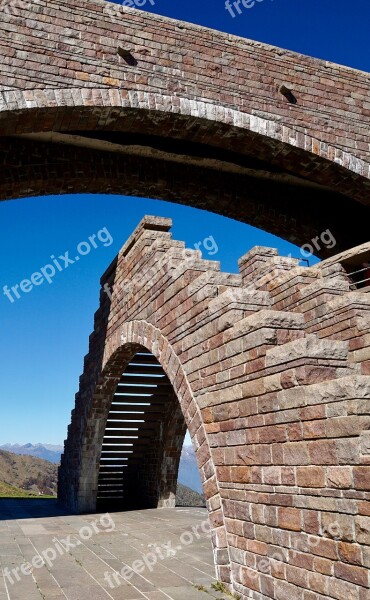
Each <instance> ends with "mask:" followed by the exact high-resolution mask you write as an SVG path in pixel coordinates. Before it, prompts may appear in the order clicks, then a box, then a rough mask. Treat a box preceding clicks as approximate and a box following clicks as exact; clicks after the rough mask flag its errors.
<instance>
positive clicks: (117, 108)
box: [0, 0, 370, 251]
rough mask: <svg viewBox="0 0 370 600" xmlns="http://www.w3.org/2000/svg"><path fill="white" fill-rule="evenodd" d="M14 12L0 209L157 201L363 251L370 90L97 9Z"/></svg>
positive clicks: (284, 60) (38, 5)
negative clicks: (89, 199) (62, 197)
mask: <svg viewBox="0 0 370 600" xmlns="http://www.w3.org/2000/svg"><path fill="white" fill-rule="evenodd" d="M20 4H21V5H22V6H21V7H20V6H19V0H8V1H7V3H6V10H5V11H4V12H2V14H1V18H0V50H1V56H2V60H1V64H0V166H1V173H2V177H1V178H0V199H9V198H16V197H21V196H31V195H44V194H57V193H73V192H91V193H102V192H103V193H104V192H105V193H115V194H127V195H132V196H144V197H152V198H163V199H166V200H171V201H174V202H183V203H186V204H191V205H193V206H198V207H201V208H207V209H209V210H213V211H216V212H220V213H222V214H224V215H227V216H230V217H233V218H236V219H240V220H242V221H246V222H249V223H251V224H254V225H256V226H258V227H262V228H264V229H267V230H269V231H272V232H274V233H277V234H279V235H281V236H283V237H286V238H288V239H290V240H292V241H294V242H298V243H299V244H304V243H306V242H309V240H310V239H311V238H312V237H314V236H316V235H318V234H319V233H320V232H321V231H324V230H326V229H327V228H328V227H329V226H330V228H331V231H332V233H333V235H334V236H335V238H336V240H337V247H336V251H338V250H342V249H347V248H350V247H353V246H356V245H358V244H360V243H363V242H365V241H366V240H367V231H368V225H367V224H368V218H369V216H368V207H369V197H370V194H369V191H370V181H369V178H370V140H369V117H370V101H369V82H370V75H369V74H367V73H362V72H359V71H355V70H354V69H349V68H347V67H343V66H339V65H335V64H332V63H328V62H325V61H321V60H317V59H314V58H310V57H307V56H302V55H299V54H296V53H294V52H289V51H286V50H283V49H281V48H275V47H272V46H268V45H266V44H261V43H258V42H253V41H251V40H245V39H242V38H239V37H236V36H231V35H228V34H225V33H220V32H217V31H212V30H210V29H206V28H203V27H199V26H196V25H191V24H189V23H183V22H180V21H174V20H171V19H167V18H164V17H160V16H157V15H153V14H147V13H145V12H142V11H138V10H136V9H129V8H124V7H119V6H118V5H114V4H111V3H109V2H104V1H103V0H91V1H89V2H88V3H87V2H85V1H82V0H73V2H72V1H71V0H58V1H54V0H51V1H47V2H46V1H45V0H37V2H30V3H29V4H28V3H27V2H23V1H22V2H21V3H20ZM125 53H126V54H125ZM282 86H285V87H286V88H287V89H289V90H291V92H292V94H293V95H294V97H295V99H296V103H292V102H290V101H289V99H288V98H287V96H286V95H283V94H282V93H281V89H282ZM307 205H309V207H310V208H309V210H307Z"/></svg>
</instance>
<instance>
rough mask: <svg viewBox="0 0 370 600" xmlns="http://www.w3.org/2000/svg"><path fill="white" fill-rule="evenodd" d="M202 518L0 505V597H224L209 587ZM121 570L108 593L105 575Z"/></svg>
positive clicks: (194, 511)
mask: <svg viewBox="0 0 370 600" xmlns="http://www.w3.org/2000/svg"><path fill="white" fill-rule="evenodd" d="M206 519H207V512H206V510H205V509H198V508H176V509H160V510H145V511H144V510H142V511H131V512H114V513H111V514H110V515H107V514H104V513H102V514H96V515H91V514H89V515H78V516H76V515H71V514H68V512H67V511H63V509H61V508H60V507H59V506H58V505H57V503H56V502H55V501H54V500H46V499H44V500H42V499H40V500H38V499H37V500H13V499H12V500H8V499H3V500H0V561H1V567H2V572H1V578H0V600H40V599H41V598H44V599H46V600H66V599H67V600H107V599H108V598H111V600H139V599H144V598H145V599H146V600H168V599H172V600H193V599H194V600H202V598H203V599H204V600H207V599H208V600H211V599H212V598H227V597H229V598H230V596H226V595H224V594H222V593H220V592H216V591H214V589H213V588H212V587H211V584H212V583H214V582H215V569H214V563H213V554H212V547H211V541H210V539H209V534H207V533H206V532H205V531H202V529H201V526H202V527H203V529H204V530H206V529H207V524H206ZM195 527H197V529H196V530H195V529H193V531H192V528H195ZM185 532H186V533H185ZM36 557H38V558H36ZM40 557H41V558H40ZM142 559H145V560H146V561H147V564H146V565H145V564H144V562H143V560H142ZM32 561H33V562H32ZM135 561H136V562H135ZM155 561H157V562H156V564H155V565H154V564H153V563H154V562H155ZM27 562H32V564H34V568H33V572H32V573H29V574H28V575H27V574H24V573H23V572H22V571H21V566H22V565H23V570H24V571H25V572H26V573H27V572H28V571H29V570H30V569H27V567H26V566H25V563H27ZM45 562H48V563H49V564H45ZM42 563H44V564H43V565H42ZM131 566H133V568H134V570H136V573H133V572H132V570H130V568H129V567H131ZM17 567H18V570H16V569H17ZM124 567H126V570H125V571H124V572H123V574H124V575H125V576H126V577H127V579H126V580H125V579H123V578H121V577H118V576H117V580H118V581H120V582H122V584H120V585H119V586H116V587H113V588H112V587H111V586H110V585H109V581H108V577H106V573H108V574H111V575H112V574H113V573H114V571H121V570H122V569H123V568H124ZM7 569H8V570H7ZM12 582H13V583H12ZM111 583H112V585H116V583H115V581H114V578H113V577H112V580H111ZM203 590H204V591H203Z"/></svg>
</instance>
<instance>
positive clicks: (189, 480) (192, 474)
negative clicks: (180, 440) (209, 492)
mask: <svg viewBox="0 0 370 600" xmlns="http://www.w3.org/2000/svg"><path fill="white" fill-rule="evenodd" d="M178 481H179V483H182V484H183V485H185V486H187V487H189V488H191V489H192V490H196V491H197V492H198V493H199V494H202V493H203V489H202V481H201V478H200V473H199V469H198V464H197V459H196V457H195V452H194V449H193V446H184V447H183V449H182V453H181V460H180V467H179V477H178Z"/></svg>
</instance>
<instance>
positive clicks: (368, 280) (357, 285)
mask: <svg viewBox="0 0 370 600" xmlns="http://www.w3.org/2000/svg"><path fill="white" fill-rule="evenodd" d="M360 273H363V274H364V275H369V276H368V277H365V278H363V279H360V280H359V281H356V279H357V275H359V274H360ZM348 276H349V277H350V278H351V279H352V283H351V284H350V287H351V288H354V289H361V288H363V287H367V286H370V266H369V267H363V268H362V269H358V270H357V271H352V273H348ZM354 276H355V280H354V281H353V279H354ZM360 277H362V275H360Z"/></svg>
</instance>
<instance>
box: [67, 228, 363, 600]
mask: <svg viewBox="0 0 370 600" xmlns="http://www.w3.org/2000/svg"><path fill="white" fill-rule="evenodd" d="M170 226H171V221H170V220H168V219H160V218H155V217H146V218H145V219H144V220H143V221H142V222H141V224H140V225H139V226H138V228H137V229H136V230H135V232H134V234H133V235H132V236H131V238H130V239H129V241H128V242H127V244H126V245H125V246H124V247H123V249H122V250H121V252H120V254H119V255H118V257H117V260H116V261H115V262H114V263H113V265H112V266H111V267H110V269H108V271H107V272H106V274H105V275H104V277H103V279H102V285H103V286H104V285H105V284H109V286H110V287H111V288H112V290H113V297H112V301H110V299H109V296H108V295H107V294H106V293H105V292H104V291H102V294H101V305H100V308H99V310H98V311H97V313H96V315H95V329H94V332H93V334H92V335H91V337H90V349H89V354H88V355H87V356H86V358H85V369H84V373H83V375H82V377H81V382H80V391H79V393H78V394H77V399H76V408H75V410H74V412H73V415H72V424H71V426H70V428H69V435H68V440H67V442H66V447H65V455H64V457H63V462H62V467H61V471H60V496H61V499H62V501H63V502H65V503H66V504H68V505H69V506H70V507H71V508H72V509H73V510H76V511H89V510H94V509H95V503H96V492H97V480H98V471H99V460H100V451H101V444H102V439H103V436H104V430H105V424H106V419H107V415H108V412H109V407H110V403H111V401H112V397H113V394H114V391H115V388H116V385H117V382H118V381H119V379H120V377H121V374H122V373H123V372H124V370H125V367H126V365H127V364H128V362H129V361H130V360H131V359H132V357H133V356H134V355H135V353H136V352H137V351H138V350H139V349H140V348H143V347H144V348H146V349H147V350H149V351H150V352H151V353H153V355H154V356H155V357H156V358H157V360H158V361H159V362H160V363H161V365H162V366H163V368H164V370H165V372H166V374H167V375H168V378H169V380H170V382H171V384H172V386H173V389H174V391H175V393H176V396H177V398H178V401H179V403H180V406H181V410H182V413H183V415H184V417H185V420H186V424H187V426H188V428H189V431H190V434H191V436H192V440H193V443H194V446H195V448H196V452H197V460H198V465H199V469H200V472H201V476H202V480H203V487H204V493H205V496H206V499H207V505H208V509H209V517H210V520H211V524H212V529H213V537H212V540H213V545H214V552H215V563H216V567H217V573H218V577H219V579H221V580H222V581H224V582H227V583H230V584H231V588H232V590H233V591H234V592H235V593H239V594H240V595H241V597H242V598H243V599H246V598H254V599H255V600H265V599H276V600H329V599H333V598H334V599H336V600H368V599H369V567H370V502H369V500H370V467H369V465H370V431H369V430H370V415H369V413H370V410H369V408H370V399H369V398H370V318H369V314H370V294H369V293H368V292H366V291H350V287H349V286H350V283H349V280H348V276H347V274H346V272H345V270H344V268H343V267H342V265H341V260H342V259H341V257H339V258H338V259H329V260H328V261H324V262H323V263H320V264H318V265H316V266H314V267H311V268H303V267H300V266H298V265H297V261H295V260H294V259H286V258H283V257H280V256H278V255H277V252H276V251H275V250H272V249H270V248H260V247H257V248H254V249H252V250H251V251H250V252H248V253H247V254H246V255H245V256H243V257H242V258H241V259H240V261H239V265H240V274H239V275H236V274H228V273H222V272H220V268H219V264H218V263H217V262H212V261H207V260H203V259H202V258H201V256H200V253H199V251H197V250H190V249H185V247H184V244H183V243H182V242H178V241H174V240H172V239H171V235H170V233H169V229H170ZM159 500H160V501H159V502H158V505H160V506H163V505H165V504H166V501H167V500H168V502H169V503H171V502H170V501H171V498H169V497H162V498H160V499H159Z"/></svg>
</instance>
